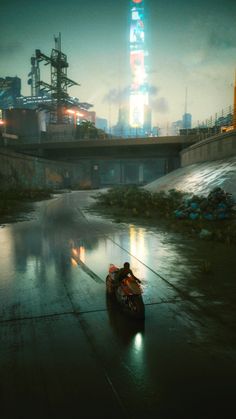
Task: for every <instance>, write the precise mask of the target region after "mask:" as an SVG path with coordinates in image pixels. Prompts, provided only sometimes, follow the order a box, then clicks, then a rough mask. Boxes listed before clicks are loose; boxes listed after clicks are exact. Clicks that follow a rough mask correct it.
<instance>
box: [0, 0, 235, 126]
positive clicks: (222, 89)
mask: <svg viewBox="0 0 236 419" xmlns="http://www.w3.org/2000/svg"><path fill="white" fill-rule="evenodd" d="M129 7H130V2H129V0H119V1H116V2H115V1H113V2H112V1H110V0H101V1H95V0H90V1H89V2H83V1H81V0H70V1H69V2H62V1H55V0H48V1H46V0H42V1H41V2H40V3H37V2H32V1H30V0H20V1H16V0H13V1H12V2H10V3H9V2H5V3H4V4H2V5H1V16H2V19H1V37H0V53H1V67H0V76H1V77H6V76H11V77H14V76H18V77H19V78H21V81H22V89H21V93H22V94H23V95H28V94H30V86H29V85H28V84H27V79H28V73H29V72H30V57H31V56H32V55H33V54H34V52H35V49H40V50H41V51H42V52H43V53H45V54H47V55H50V51H51V49H52V48H53V47H54V35H58V33H59V32H60V33H61V37H62V51H63V52H64V53H65V54H66V55H67V58H68V62H69V69H68V77H70V78H71V79H72V80H75V81H77V82H78V83H80V84H81V86H74V87H72V88H71V89H69V93H70V95H72V96H76V97H78V98H79V99H80V100H81V101H86V102H89V103H92V104H93V105H94V107H93V110H94V111H95V112H96V114H97V116H100V117H103V118H106V119H108V120H109V122H110V123H111V124H115V123H116V122H117V118H118V109H119V106H120V105H121V103H122V100H123V99H124V96H125V94H127V89H128V87H129V83H130V73H129V71H130V69H129ZM145 18H146V26H145V31H146V33H145V34H146V50H147V52H148V57H147V73H148V83H149V85H150V95H149V100H150V106H151V108H152V121H153V125H162V126H164V125H165V124H167V123H171V122H173V121H175V120H178V119H181V118H182V115H183V113H184V111H185V90H186V88H188V106H187V111H188V112H190V113H191V114H192V116H193V124H194V123H196V122H197V121H201V120H204V119H206V118H208V117H210V116H211V115H214V114H215V113H216V112H220V110H221V109H222V108H226V107H227V106H229V105H232V103H233V82H234V71H235V67H236V31H235V18H236V3H235V1H233V0H225V1H224V2H220V3H218V2H215V1H213V0H206V1H203V0H198V1H195V0H194V1H186V0H176V1H171V0H165V1H163V0H146V1H145ZM46 77H49V67H44V66H42V78H44V79H46Z"/></svg>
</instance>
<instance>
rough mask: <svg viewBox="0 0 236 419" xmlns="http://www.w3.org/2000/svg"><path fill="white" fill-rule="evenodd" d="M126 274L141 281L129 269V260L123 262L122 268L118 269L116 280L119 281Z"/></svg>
mask: <svg viewBox="0 0 236 419" xmlns="http://www.w3.org/2000/svg"><path fill="white" fill-rule="evenodd" d="M127 275H131V277H132V278H133V279H135V280H136V281H137V282H139V283H141V281H140V279H138V278H136V276H135V275H134V274H133V272H132V270H131V269H130V264H129V262H125V263H124V266H123V268H121V269H119V271H118V272H117V276H116V278H117V280H118V282H121V281H122V280H123V279H124V278H126V277H127Z"/></svg>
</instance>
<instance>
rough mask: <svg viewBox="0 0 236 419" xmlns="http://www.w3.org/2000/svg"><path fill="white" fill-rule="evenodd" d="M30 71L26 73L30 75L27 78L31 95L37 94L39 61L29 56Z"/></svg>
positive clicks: (38, 91) (38, 90) (38, 89)
mask: <svg viewBox="0 0 236 419" xmlns="http://www.w3.org/2000/svg"><path fill="white" fill-rule="evenodd" d="M30 62H31V71H30V73H29V74H28V76H30V79H29V80H28V84H30V87H31V96H39V93H40V88H39V82H40V70H39V62H38V60H36V58H35V57H31V60H30Z"/></svg>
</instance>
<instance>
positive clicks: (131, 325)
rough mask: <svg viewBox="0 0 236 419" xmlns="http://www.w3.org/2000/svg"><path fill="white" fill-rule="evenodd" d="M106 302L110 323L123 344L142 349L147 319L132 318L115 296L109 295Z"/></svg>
mask: <svg viewBox="0 0 236 419" xmlns="http://www.w3.org/2000/svg"><path fill="white" fill-rule="evenodd" d="M106 304H107V312H108V316H109V321H110V325H111V327H112V329H113V331H114V333H115V334H116V335H117V336H118V338H119V339H120V340H121V341H122V343H123V344H125V345H127V346H128V347H131V348H133V349H135V351H137V350H141V349H142V339H143V335H144V330H145V321H144V320H137V319H132V318H129V317H128V315H126V314H124V313H123V312H122V311H121V308H120V306H119V304H118V303H117V301H116V299H115V297H114V296H111V295H107V296H106Z"/></svg>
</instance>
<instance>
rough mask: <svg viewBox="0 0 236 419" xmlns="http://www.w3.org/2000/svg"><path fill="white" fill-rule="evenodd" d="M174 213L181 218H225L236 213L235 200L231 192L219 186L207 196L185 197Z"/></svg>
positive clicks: (211, 219)
mask: <svg viewBox="0 0 236 419" xmlns="http://www.w3.org/2000/svg"><path fill="white" fill-rule="evenodd" d="M174 213H175V217H176V218H179V219H190V220H197V219H206V220H209V221H213V220H225V219H228V218H231V217H232V216H233V214H235V202H234V200H233V197H232V194H231V193H228V192H225V191H224V190H223V189H221V188H219V187H217V188H214V189H213V190H212V191H211V192H210V193H209V195H208V196H207V197H202V196H197V195H193V196H192V197H191V198H189V197H187V198H185V199H184V201H183V203H182V204H181V205H180V207H179V208H178V209H177V210H175V211H174Z"/></svg>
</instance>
